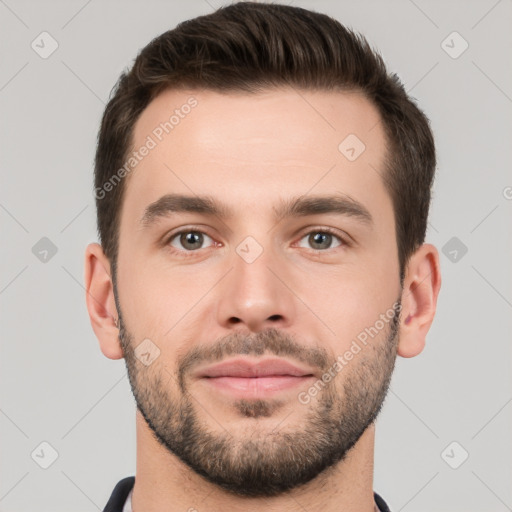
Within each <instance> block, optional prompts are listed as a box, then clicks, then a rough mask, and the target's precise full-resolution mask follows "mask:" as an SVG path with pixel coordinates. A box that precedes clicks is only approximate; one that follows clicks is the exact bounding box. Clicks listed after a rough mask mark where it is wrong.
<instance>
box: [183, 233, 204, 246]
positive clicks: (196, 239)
mask: <svg viewBox="0 0 512 512" xmlns="http://www.w3.org/2000/svg"><path fill="white" fill-rule="evenodd" d="M180 243H181V244H182V245H183V247H185V248H187V249H197V248H198V247H197V246H196V247H194V246H192V247H190V245H194V244H196V245H199V247H200V246H201V245H202V243H203V235H202V234H201V233H198V232H196V231H189V232H188V233H183V234H182V235H181V236H180ZM188 244H190V245H188Z"/></svg>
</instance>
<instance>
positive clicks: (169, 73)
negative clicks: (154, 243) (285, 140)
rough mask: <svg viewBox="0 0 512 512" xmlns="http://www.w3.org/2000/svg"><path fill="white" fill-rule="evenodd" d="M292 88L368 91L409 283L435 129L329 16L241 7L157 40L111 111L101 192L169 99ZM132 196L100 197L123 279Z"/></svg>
mask: <svg viewBox="0 0 512 512" xmlns="http://www.w3.org/2000/svg"><path fill="white" fill-rule="evenodd" d="M287 85H289V86H292V87H296V88H300V89H303V90H325V91H331V90H332V91H336V90H338V91H348V90H355V91H360V92H362V93H363V94H364V95H365V97H366V98H368V100H369V101H371V102H372V103H373V105H375V106H376V107H377V109H378V111H379V112H380V116H381V119H382V124H383V127H384V132H385V134H386V138H387V152H386V161H385V169H383V170H382V173H381V174H382V178H383V181H384V184H385V186H386V190H387V191H388V192H389V194H390V196H391V199H392V202H393V208H394V213H395V231H396V237H397V245H398V256H399V265H400V280H401V282H402V283H403V278H404V272H405V267H406V265H407V262H408V260H409V257H410V256H411V254H412V253H413V252H414V251H415V250H416V249H417V248H418V247H419V246H420V245H421V244H422V243H423V241H424V239H425V233H426V229H427V220H428V211H429V206H430V197H431V187H432V184H433V179H434V174H435V165H436V161H435V160H436V157H435V147H434V139H433V136H432V132H431V130H430V126H429V121H428V119H427V117H426V116H425V115H424V114H423V112H422V111H421V110H420V109H419V108H418V107H417V105H416V103H415V102H414V101H413V100H412V99H411V98H409V97H408V95H407V93H406V91H405V89H404V87H403V85H402V83H401V82H400V80H399V78H398V77H397V75H396V74H390V73H388V72H387V70H386V67H385V64H384V61H383V59H382V57H381V56H380V55H379V54H378V53H377V52H375V51H374V50H372V48H371V47H370V46H369V44H368V42H367V41H366V39H365V38H364V37H363V36H361V35H360V34H357V33H354V32H353V31H351V30H349V29H347V28H346V27H344V26H343V25H342V24H341V23H339V22H338V21H337V20H335V19H333V18H331V17H329V16H327V15H325V14H320V13H316V12H312V11H309V10H306V9H302V8H299V7H291V6H287V5H280V4H265V3H256V2H239V3H235V4H231V5H228V6H225V7H221V8H219V9H218V10H216V11H215V12H213V13H211V14H208V15H205V16H199V17H197V18H194V19H191V20H187V21H184V22H182V23H180V24H179V25H177V26H176V28H174V29H173V30H169V31H168V32H165V33H163V34H162V35H160V36H159V37H156V38H155V39H153V40H152V41H151V42H150V43H149V44H148V45H147V46H146V47H145V48H143V49H142V50H141V51H140V53H139V54H138V56H137V58H136V60H135V62H134V64H133V67H132V68H131V69H130V70H128V71H125V72H123V73H122V74H121V76H120V78H119V80H118V82H117V84H116V86H115V88H114V91H113V93H114V94H113V96H112V97H111V99H110V100H109V102H108V104H107V106H106V108H105V112H104V114H103V118H102V122H101V127H100V131H99V134H98V145H97V151H96V159H95V190H100V189H102V186H103V185H104V183H106V182H107V181H108V180H109V178H111V177H112V175H113V174H114V173H115V172H116V170H117V169H120V168H121V167H122V166H123V165H124V162H125V159H126V156H127V154H128V152H129V149H130V147H131V144H132V143H133V128H134V125H135V122H136V121H137V119H138V118H139V116H140V115H141V113H142V111H143V110H144V109H145V108H146V107H147V106H148V104H149V103H150V102H151V101H152V100H153V99H154V98H155V97H156V96H157V95H158V94H159V93H160V92H162V91H163V90H166V89H180V88H181V89H183V88H187V89H188V88H190V89H194V88H195V89H207V90H213V91H219V92H220V91H221V92H229V91H241V92H247V93H255V92H258V91H263V90H268V89H269V88H273V87H282V86H287ZM340 142H341V141H340ZM125 187H126V179H123V180H121V182H120V183H119V184H118V185H117V186H116V187H114V188H113V189H112V191H111V192H109V194H108V195H104V197H98V195H96V208H97V221H98V232H99V236H100V241H101V244H102V246H103V250H104V252H105V254H106V256H107V257H108V258H109V260H110V263H111V265H112V268H113V270H112V272H113V274H114V279H115V269H116V264H117V255H118V245H119V225H120V212H121V205H122V201H123V192H124V189H125Z"/></svg>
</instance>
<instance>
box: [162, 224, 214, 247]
mask: <svg viewBox="0 0 512 512" xmlns="http://www.w3.org/2000/svg"><path fill="white" fill-rule="evenodd" d="M207 240H209V241H210V242H213V240H212V239H211V238H210V237H209V236H208V235H207V234H206V233H203V232H202V231H197V230H195V229H185V230H182V231H179V232H178V233H174V234H173V235H172V236H171V237H170V238H169V240H168V241H167V244H169V245H170V246H171V247H173V248H174V249H176V250H178V251H182V252H183V251H185V252H194V251H197V250H198V249H204V247H203V244H204V243H205V241H207ZM210 245H213V244H210Z"/></svg>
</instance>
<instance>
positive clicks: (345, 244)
mask: <svg viewBox="0 0 512 512" xmlns="http://www.w3.org/2000/svg"><path fill="white" fill-rule="evenodd" d="M191 232H193V233H201V234H203V235H206V236H208V237H209V238H211V239H212V240H213V237H212V236H210V235H209V234H208V233H206V232H205V231H203V230H202V229H201V228H199V227H198V226H189V227H187V228H186V229H181V230H180V231H176V232H175V233H172V234H171V235H169V236H168V237H167V238H166V241H165V242H164V246H165V247H167V248H169V249H170V251H171V252H172V253H173V254H179V255H180V256H183V257H185V258H187V257H191V256H195V255H196V254H197V253H198V252H199V251H200V250H201V249H196V250H195V251H186V250H179V249H176V248H175V247H172V246H171V245H170V243H171V241H172V240H174V239H175V238H176V237H177V236H179V235H182V234H183V233H191ZM311 233H326V234H329V235H332V236H334V237H335V238H337V239H338V240H339V241H340V242H341V246H338V247H333V248H328V249H324V250H320V249H311V248H310V249H309V250H310V251H314V252H315V253H317V254H320V253H327V252H328V251H330V250H333V249H340V248H342V247H351V244H350V243H349V242H348V240H347V237H346V236H341V235H340V234H339V232H338V231H336V230H334V229H332V228H327V227H325V228H313V229H311V230H309V231H306V232H305V233H304V234H303V235H302V236H301V237H300V238H299V240H298V241H299V242H300V240H302V239H303V238H304V237H305V236H307V235H310V234H311Z"/></svg>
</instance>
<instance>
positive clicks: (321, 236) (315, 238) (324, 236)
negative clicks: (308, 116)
mask: <svg viewBox="0 0 512 512" xmlns="http://www.w3.org/2000/svg"><path fill="white" fill-rule="evenodd" d="M326 240H327V241H328V244H327V245H325V244H324V245H323V246H322V245H321V244H322V243H325V241H326ZM309 241H310V243H311V245H312V246H313V247H314V248H315V249H328V248H329V247H330V246H331V243H332V235H330V234H329V233H314V234H311V235H309ZM315 245H320V247H315Z"/></svg>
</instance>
